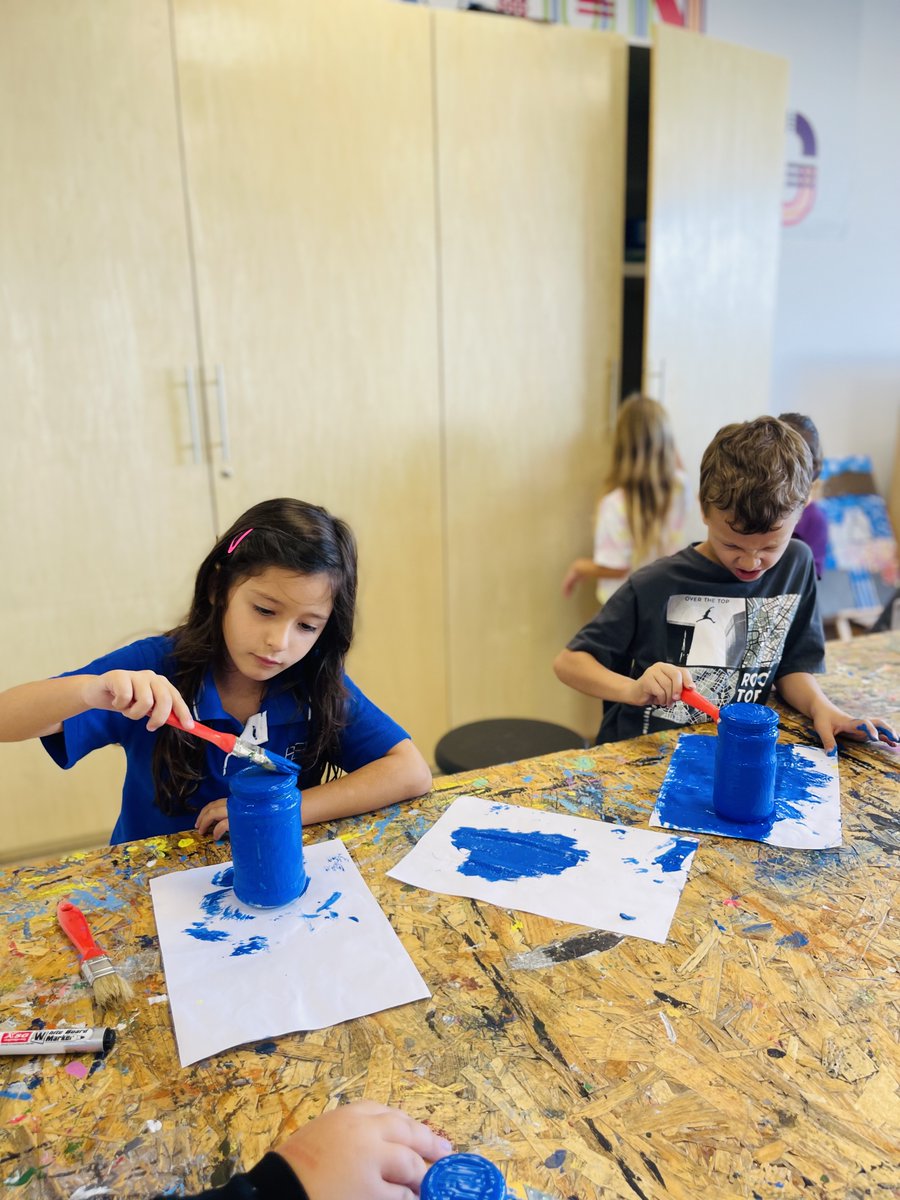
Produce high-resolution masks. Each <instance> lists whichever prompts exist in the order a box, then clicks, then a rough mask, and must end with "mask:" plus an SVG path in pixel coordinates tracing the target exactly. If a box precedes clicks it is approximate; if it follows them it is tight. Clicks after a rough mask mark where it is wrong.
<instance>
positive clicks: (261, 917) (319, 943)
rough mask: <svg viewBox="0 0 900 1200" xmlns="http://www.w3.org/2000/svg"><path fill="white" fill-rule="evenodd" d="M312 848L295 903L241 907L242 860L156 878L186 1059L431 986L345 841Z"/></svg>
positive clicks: (316, 1024)
mask: <svg viewBox="0 0 900 1200" xmlns="http://www.w3.org/2000/svg"><path fill="white" fill-rule="evenodd" d="M303 854H304V865H305V867H306V872H307V874H308V875H309V879H310V882H309V887H308V888H307V890H306V893H305V894H304V895H303V896H301V897H300V899H299V900H295V901H294V902H293V903H292V904H288V905H285V907H284V908H277V909H269V910H265V909H258V908H251V907H249V906H247V905H243V904H241V903H240V901H239V900H237V899H236V898H235V895H234V892H233V890H232V889H231V887H230V886H228V883H229V879H230V873H231V864H230V863H227V864H220V865H218V866H211V867H197V868H195V869H194V870H189V871H176V872H174V873H172V874H170V875H160V876H158V877H157V878H155V879H152V880H151V881H150V891H151V894H152V897H153V910H154V914H155V917H156V927H157V930H158V931H159V945H160V949H161V951H162V957H163V967H164V970H165V976H166V987H167V990H168V993H169V1003H170V1005H171V1009H172V1020H173V1023H174V1025H175V1037H176V1040H177V1042H178V1055H179V1058H180V1060H181V1065H182V1066H183V1067H186V1066H188V1065H189V1064H190V1063H193V1062H197V1060H198V1059H201V1058H207V1057H208V1056H209V1055H211V1054H216V1053H218V1052H219V1051H220V1050H226V1049H228V1048H229V1047H231V1046H238V1045H241V1044H242V1043H244V1042H251V1041H256V1040H259V1039H262V1038H270V1037H275V1036H277V1035H278V1034H280V1033H288V1032H294V1031H295V1030H301V1029H303V1030H306V1029H323V1028H325V1027H326V1026H330V1025H337V1024H338V1023H339V1022H341V1021H349V1020H351V1019H352V1018H353V1017H361V1016H365V1015H366V1014H368V1013H374V1012H380V1011H381V1010H382V1009H385V1008H394V1007H395V1006H396V1005H398V1004H408V1003H410V1002H411V1001H413V1000H422V999H424V998H425V997H427V996H429V995H430V994H431V993H430V992H429V990H428V988H427V987H426V985H425V982H424V980H423V979H422V977H421V975H420V974H419V972H418V971H417V970H416V968H415V966H414V965H413V962H412V960H411V959H410V957H409V955H408V954H407V953H406V951H405V950H404V948H403V945H402V944H401V942H400V940H399V938H398V937H397V935H396V934H395V933H394V930H393V929H392V928H391V925H390V922H389V921H388V919H387V917H385V915H384V913H383V912H382V911H381V908H380V906H379V904H378V902H377V901H376V899H375V897H374V896H373V895H372V893H371V892H370V891H369V889H368V887H366V884H365V882H364V880H363V878H362V876H361V875H360V873H359V871H358V869H357V867H356V864H355V863H354V862H353V859H352V858H351V857H350V854H349V852H348V850H347V848H346V846H345V845H344V844H343V842H341V841H338V840H333V841H327V842H318V843H317V844H315V845H313V846H304V848H303Z"/></svg>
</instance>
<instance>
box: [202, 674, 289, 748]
mask: <svg viewBox="0 0 900 1200" xmlns="http://www.w3.org/2000/svg"><path fill="white" fill-rule="evenodd" d="M260 711H261V712H264V713H265V714H266V721H267V723H268V724H269V726H270V727H271V726H273V725H289V724H291V723H292V722H294V721H296V720H297V701H296V700H295V699H294V697H293V695H292V694H291V693H290V692H289V691H287V690H285V691H278V692H274V693H273V694H272V695H271V696H266V697H265V699H264V700H263V703H262V708H261V710H260ZM193 713H194V719H195V720H197V721H202V722H203V724H204V725H212V724H213V722H215V723H216V726H224V728H226V729H228V730H229V731H230V732H233V733H238V734H239V733H241V732H243V729H244V726H243V725H242V724H241V722H240V721H238V720H237V718H236V717H233V716H232V715H231V714H230V713H227V712H226V711H225V709H224V708H223V707H222V700H221V698H220V696H219V689H218V688H217V687H216V684H215V680H214V679H213V673H212V671H207V672H206V675H205V676H204V679H203V683H202V684H201V686H200V692H199V695H198V696H197V699H196V701H195V703H194V707H193Z"/></svg>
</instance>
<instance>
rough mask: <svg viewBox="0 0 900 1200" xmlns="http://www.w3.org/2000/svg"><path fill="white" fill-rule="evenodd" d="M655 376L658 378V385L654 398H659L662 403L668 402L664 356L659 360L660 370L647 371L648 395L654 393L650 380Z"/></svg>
mask: <svg viewBox="0 0 900 1200" xmlns="http://www.w3.org/2000/svg"><path fill="white" fill-rule="evenodd" d="M654 378H655V379H656V380H658V386H657V388H656V395H655V396H654V397H653V398H654V400H658V401H659V403H660V404H665V402H666V360H665V359H664V358H661V359H660V360H659V370H658V371H648V372H647V395H648V396H650V395H653V392H652V389H651V386H650V380H651V379H654Z"/></svg>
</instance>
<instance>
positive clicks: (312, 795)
mask: <svg viewBox="0 0 900 1200" xmlns="http://www.w3.org/2000/svg"><path fill="white" fill-rule="evenodd" d="M430 788H431V771H430V770H429V768H428V764H427V763H426V762H425V759H424V758H423V757H422V755H421V754H420V753H419V751H418V750H417V749H416V747H415V746H414V745H413V743H412V742H411V741H409V740H408V739H407V740H405V741H402V742H398V744H397V745H396V746H394V747H393V749H391V750H389V751H388V752H387V754H386V755H385V756H384V757H383V758H377V759H375V761H374V762H370V763H367V764H366V765H365V766H364V767H360V768H359V769H358V770H357V771H351V772H350V774H349V775H342V776H341V777H340V778H339V779H332V780H331V781H330V782H329V783H322V784H319V785H318V787H313V788H307V789H306V790H305V791H304V793H303V824H304V825H315V824H316V823H317V822H319V821H336V820H338V818H340V817H355V816H357V815H358V814H359V813H365V812H374V811H375V810H376V809H379V808H385V807H386V806H387V805H388V804H396V803H398V802H399V801H401V800H411V799H413V797H415V796H423V795H424V794H425V793H426V792H427V791H428V790H429V789H430Z"/></svg>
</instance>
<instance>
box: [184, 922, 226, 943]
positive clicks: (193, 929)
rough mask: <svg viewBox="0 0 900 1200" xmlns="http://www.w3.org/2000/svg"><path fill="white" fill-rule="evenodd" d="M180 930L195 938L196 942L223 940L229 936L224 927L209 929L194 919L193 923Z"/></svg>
mask: <svg viewBox="0 0 900 1200" xmlns="http://www.w3.org/2000/svg"><path fill="white" fill-rule="evenodd" d="M182 932H184V933H186V934H187V935H188V937H192V938H196V939H197V941H198V942H225V941H227V940H228V937H229V935H228V934H227V933H226V932H225V930H224V929H209V928H208V927H207V926H206V925H203V924H201V922H200V921H195V922H194V924H193V925H189V926H188V927H187V929H185V930H183V931H182Z"/></svg>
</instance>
